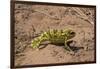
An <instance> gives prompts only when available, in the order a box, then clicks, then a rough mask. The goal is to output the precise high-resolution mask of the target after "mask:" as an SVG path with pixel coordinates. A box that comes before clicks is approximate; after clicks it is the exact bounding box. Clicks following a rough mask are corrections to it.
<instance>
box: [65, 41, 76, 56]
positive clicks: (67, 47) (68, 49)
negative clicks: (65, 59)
mask: <svg viewBox="0 0 100 69" xmlns="http://www.w3.org/2000/svg"><path fill="white" fill-rule="evenodd" d="M67 42H68V41H67V39H66V40H65V46H64V48H65V49H66V50H67V51H68V52H69V53H70V54H75V53H74V51H73V50H72V49H71V48H70V47H69V46H68V45H67Z"/></svg>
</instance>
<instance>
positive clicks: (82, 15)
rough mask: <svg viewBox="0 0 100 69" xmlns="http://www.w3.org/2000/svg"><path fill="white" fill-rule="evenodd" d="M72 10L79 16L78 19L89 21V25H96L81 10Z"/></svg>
mask: <svg viewBox="0 0 100 69" xmlns="http://www.w3.org/2000/svg"><path fill="white" fill-rule="evenodd" d="M72 9H73V10H74V11H76V12H77V13H78V14H79V15H77V17H80V18H81V19H84V20H85V21H88V22H89V23H91V24H92V25H93V24H94V23H93V21H91V20H89V19H88V16H87V15H85V14H84V13H83V12H82V11H81V10H80V9H79V8H73V7H72Z"/></svg>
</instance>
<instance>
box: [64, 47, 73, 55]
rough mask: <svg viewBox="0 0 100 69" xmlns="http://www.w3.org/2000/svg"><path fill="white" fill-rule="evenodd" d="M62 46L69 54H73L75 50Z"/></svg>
mask: <svg viewBox="0 0 100 69" xmlns="http://www.w3.org/2000/svg"><path fill="white" fill-rule="evenodd" d="M64 48H65V49H66V50H67V51H68V53H69V54H71V55H74V54H75V52H74V51H73V50H72V49H70V48H69V47H64Z"/></svg>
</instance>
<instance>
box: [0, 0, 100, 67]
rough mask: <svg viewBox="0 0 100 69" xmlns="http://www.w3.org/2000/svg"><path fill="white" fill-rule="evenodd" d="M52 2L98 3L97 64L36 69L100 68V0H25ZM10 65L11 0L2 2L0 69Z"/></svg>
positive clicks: (0, 12) (0, 5) (0, 10)
mask: <svg viewBox="0 0 100 69" xmlns="http://www.w3.org/2000/svg"><path fill="white" fill-rule="evenodd" d="M24 1H38V2H52V3H67V4H82V5H96V7H97V20H96V21H97V64H82V65H65V66H52V67H39V68H36V69H98V68H99V67H100V46H99V45H100V42H99V41H100V31H99V29H100V27H99V26H100V0H24ZM9 67H10V0H1V2H0V69H9Z"/></svg>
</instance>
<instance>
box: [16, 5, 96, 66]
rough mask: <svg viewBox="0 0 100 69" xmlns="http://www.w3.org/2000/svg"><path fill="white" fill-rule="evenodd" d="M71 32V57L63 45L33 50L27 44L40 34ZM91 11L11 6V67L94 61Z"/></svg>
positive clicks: (58, 7) (39, 6) (49, 45)
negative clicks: (72, 53) (12, 41)
mask: <svg viewBox="0 0 100 69" xmlns="http://www.w3.org/2000/svg"><path fill="white" fill-rule="evenodd" d="M66 28H67V29H72V30H74V31H75V33H76V36H75V37H74V38H72V40H73V41H74V42H72V43H70V44H69V45H70V46H72V47H73V50H74V51H75V55H71V54H69V53H68V52H67V51H66V50H65V49H64V48H63V46H60V45H53V44H47V45H46V47H45V48H43V49H40V50H37V49H33V48H32V47H31V41H32V40H33V39H34V38H35V36H37V35H38V34H40V33H41V32H42V31H47V30H49V29H58V30H59V29H66ZM94 40H95V38H94V9H93V8H79V7H67V6H66V7H65V6H52V5H51V6H50V5H27V4H15V66H20V65H35V64H52V63H71V62H73V63H75V62H88V61H94V59H95V58H94V51H95V49H94V48H95V45H94Z"/></svg>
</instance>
